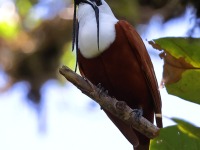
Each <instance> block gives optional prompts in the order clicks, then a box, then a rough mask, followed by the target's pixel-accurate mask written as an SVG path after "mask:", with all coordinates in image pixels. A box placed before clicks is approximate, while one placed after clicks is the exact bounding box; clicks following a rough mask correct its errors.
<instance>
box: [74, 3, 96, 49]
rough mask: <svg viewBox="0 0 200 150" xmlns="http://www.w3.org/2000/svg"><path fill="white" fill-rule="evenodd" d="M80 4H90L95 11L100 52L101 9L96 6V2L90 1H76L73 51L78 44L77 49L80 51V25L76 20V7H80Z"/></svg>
mask: <svg viewBox="0 0 200 150" xmlns="http://www.w3.org/2000/svg"><path fill="white" fill-rule="evenodd" d="M80 3H86V4H89V5H90V6H91V7H92V8H93V10H94V12H95V17H96V23H97V46H98V50H99V8H98V6H97V5H96V4H95V2H91V1H90V0H74V18H73V39H72V51H73V50H74V46H75V44H76V49H78V32H79V23H78V21H77V20H76V6H78V5H79V4H80Z"/></svg>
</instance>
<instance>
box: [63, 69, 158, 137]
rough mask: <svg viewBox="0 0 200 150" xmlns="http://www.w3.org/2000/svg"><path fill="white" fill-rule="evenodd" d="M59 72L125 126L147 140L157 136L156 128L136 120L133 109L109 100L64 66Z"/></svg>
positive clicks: (119, 102) (142, 118) (111, 99)
mask: <svg viewBox="0 0 200 150" xmlns="http://www.w3.org/2000/svg"><path fill="white" fill-rule="evenodd" d="M59 72H60V74H62V75H63V76H64V77H65V78H66V79H67V80H68V81H70V82H71V83H73V84H74V85H75V86H76V87H77V88H78V89H80V90H81V91H82V92H83V93H84V94H86V95H87V96H89V97H90V98H92V99H93V100H94V101H96V102H97V103H99V105H100V106H101V107H102V108H103V109H105V110H107V111H109V112H110V113H112V114H113V115H115V116H117V117H118V118H120V119H121V120H123V121H124V122H125V123H126V124H129V125H130V126H132V127H133V128H135V129H136V130H138V131H139V132H141V133H142V134H144V135H145V136H147V137H148V138H151V139H152V138H155V137H156V136H157V135H158V134H159V128H158V127H156V126H155V125H153V124H152V123H151V122H149V121H148V120H147V119H145V118H144V117H139V118H138V116H137V113H136V112H135V111H133V109H131V108H130V107H129V106H128V105H126V103H125V102H123V101H118V100H117V99H115V98H111V97H110V96H109V95H107V94H106V93H105V92H104V91H102V90H101V89H99V88H97V87H96V86H94V85H93V84H92V83H91V82H90V81H89V80H87V79H86V78H83V77H81V76H80V75H78V74H76V73H75V72H74V71H72V70H71V69H69V68H68V67H66V66H62V67H61V68H60V69H59Z"/></svg>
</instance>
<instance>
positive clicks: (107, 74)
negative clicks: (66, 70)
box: [72, 0, 163, 150]
mask: <svg viewBox="0 0 200 150" xmlns="http://www.w3.org/2000/svg"><path fill="white" fill-rule="evenodd" d="M77 7H78V10H77V12H76V8H77ZM76 18H77V19H76ZM73 26H74V29H73V44H72V45H73V46H72V47H73V49H74V48H75V47H76V50H77V65H78V68H79V70H80V73H81V75H82V76H83V77H85V78H87V79H88V80H89V81H90V82H91V83H93V84H94V85H98V84H99V83H100V84H101V86H102V87H103V88H104V89H106V90H107V91H108V95H109V96H111V97H115V98H116V99H117V100H119V101H124V102H126V103H127V105H128V106H129V107H131V108H132V109H135V110H141V112H142V116H143V117H145V118H146V119H147V120H149V121H150V122H152V123H153V122H154V117H155V120H156V123H157V126H158V127H159V128H162V127H163V124H162V117H160V116H161V114H162V111H161V107H162V103H161V96H160V92H159V88H158V84H157V80H156V76H155V72H154V68H153V65H152V62H151V59H150V56H149V54H148V52H147V49H146V47H145V45H144V43H143V41H142V39H141V37H140V35H139V34H138V33H137V31H136V30H135V29H134V27H133V26H132V25H131V24H130V23H128V22H127V21H125V20H118V19H117V18H116V17H115V15H114V14H113V12H112V10H111V8H110V7H109V5H108V4H107V3H106V1H105V0H74V23H73ZM103 110H104V112H105V113H106V114H107V116H108V117H109V118H110V120H111V121H112V122H113V123H114V124H115V125H116V127H117V128H118V129H119V130H120V131H121V133H122V134H123V135H124V136H125V137H126V139H127V140H128V141H129V142H130V143H131V144H132V145H133V148H134V149H135V150H147V149H149V144H150V139H149V138H147V137H146V136H144V135H143V134H142V133H139V132H138V131H136V130H135V129H133V127H131V126H130V125H127V124H125V123H124V122H123V121H121V120H120V119H119V118H117V117H116V116H114V115H113V114H111V113H110V112H109V111H107V110H105V109H103ZM156 114H159V117H158V115H156Z"/></svg>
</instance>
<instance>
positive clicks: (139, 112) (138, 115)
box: [133, 108, 143, 122]
mask: <svg viewBox="0 0 200 150" xmlns="http://www.w3.org/2000/svg"><path fill="white" fill-rule="evenodd" d="M133 112H134V113H135V119H136V120H137V121H138V122H139V120H140V118H141V117H142V115H143V110H142V108H139V109H133Z"/></svg>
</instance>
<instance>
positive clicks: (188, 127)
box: [172, 118, 200, 140]
mask: <svg viewBox="0 0 200 150" xmlns="http://www.w3.org/2000/svg"><path fill="white" fill-rule="evenodd" d="M172 120H173V121H174V122H176V123H177V124H178V128H179V130H181V131H182V132H183V133H185V134H187V135H188V136H190V137H193V138H197V139H199V140H200V128H199V127H196V126H194V125H192V124H191V123H188V122H186V121H183V120H181V119H178V118H172Z"/></svg>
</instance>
